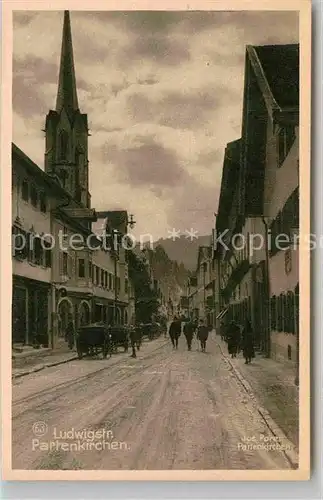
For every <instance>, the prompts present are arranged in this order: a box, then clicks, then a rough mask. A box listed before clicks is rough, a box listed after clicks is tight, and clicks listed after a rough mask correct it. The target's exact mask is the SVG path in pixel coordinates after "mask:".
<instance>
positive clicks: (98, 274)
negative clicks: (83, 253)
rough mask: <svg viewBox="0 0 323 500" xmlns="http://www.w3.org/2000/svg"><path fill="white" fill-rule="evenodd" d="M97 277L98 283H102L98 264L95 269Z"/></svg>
mask: <svg viewBox="0 0 323 500" xmlns="http://www.w3.org/2000/svg"><path fill="white" fill-rule="evenodd" d="M95 278H96V284H97V285H100V269H99V268H98V266H96V269H95Z"/></svg>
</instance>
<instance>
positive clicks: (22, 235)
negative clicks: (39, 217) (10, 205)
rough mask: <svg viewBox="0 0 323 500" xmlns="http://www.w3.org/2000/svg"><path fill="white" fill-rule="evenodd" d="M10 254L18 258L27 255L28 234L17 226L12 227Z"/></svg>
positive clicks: (24, 257) (23, 257)
mask: <svg viewBox="0 0 323 500" xmlns="http://www.w3.org/2000/svg"><path fill="white" fill-rule="evenodd" d="M12 255H13V256H14V257H16V258H19V259H26V258H27V256H28V234H27V233H26V232H25V231H24V230H23V229H21V228H20V227H18V226H13V228H12Z"/></svg>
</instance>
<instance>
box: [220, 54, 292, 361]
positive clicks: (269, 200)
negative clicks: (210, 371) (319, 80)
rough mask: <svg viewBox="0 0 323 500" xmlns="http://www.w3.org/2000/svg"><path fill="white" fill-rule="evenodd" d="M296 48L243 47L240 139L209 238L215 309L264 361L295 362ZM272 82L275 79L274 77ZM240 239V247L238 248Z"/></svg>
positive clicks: (230, 150)
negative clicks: (244, 327)
mask: <svg viewBox="0 0 323 500" xmlns="http://www.w3.org/2000/svg"><path fill="white" fill-rule="evenodd" d="M298 71H299V48H298V45H283V46H262V47H253V46H247V49H246V63H245V89H244V100H243V119H242V137H241V139H239V140H238V141H234V142H233V143H230V144H228V146H227V150H226V154H225V161H224V167H223V176H222V185H221V195H220V201H219V209H218V212H219V213H218V217H217V225H216V232H217V234H221V233H222V232H223V231H226V236H225V238H223V239H224V240H225V241H226V245H222V244H221V243H220V244H219V245H218V247H217V250H216V259H217V261H218V269H219V275H220V285H219V291H220V300H221V310H223V311H224V310H225V309H227V310H228V317H229V318H234V319H236V320H238V321H239V322H240V323H243V322H244V321H245V319H246V317H248V318H249V319H250V320H251V322H252V325H253V329H254V334H255V344H256V346H257V347H258V349H259V350H261V351H262V352H264V353H265V354H266V355H267V356H272V357H273V358H275V359H277V360H283V361H286V362H288V361H289V362H291V363H293V362H294V363H297V359H298V345H299V339H298V281H299V268H298V266H299V262H298V246H297V241H295V238H294V235H295V234H297V232H298V227H299V215H298V213H299V194H298V186H299V172H298V157H299V144H298V134H299V126H298V111H299V103H298V89H299V79H298ZM277 75H278V77H277ZM239 239H240V240H241V241H239Z"/></svg>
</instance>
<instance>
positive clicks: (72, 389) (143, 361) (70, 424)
mask: <svg viewBox="0 0 323 500" xmlns="http://www.w3.org/2000/svg"><path fill="white" fill-rule="evenodd" d="M214 337H215V334H214V332H213V333H212V335H211V336H210V338H209V341H208V345H207V352H206V353H202V352H200V351H198V350H197V348H198V346H197V342H196V341H193V349H192V351H191V352H188V351H187V348H186V343H185V338H184V337H183V335H182V336H181V338H180V342H179V348H178V350H177V351H176V350H173V348H172V347H171V343H170V341H169V339H168V338H167V339H165V338H159V339H157V340H155V341H152V342H144V343H143V345H142V349H141V351H139V352H138V357H137V359H132V358H130V357H129V354H130V353H128V354H124V353H121V352H120V354H118V355H116V356H113V357H112V358H111V359H106V360H102V359H83V360H75V361H71V362H69V363H66V364H63V365H60V366H56V367H52V368H46V369H44V370H42V371H40V372H39V373H34V374H31V375H28V376H25V377H22V378H20V379H17V380H16V381H15V382H14V385H13V409H12V412H13V415H12V417H13V468H15V469H96V470H100V469H103V470H109V469H137V470H138V469H139V470H140V469H151V470H152V469H154V470H158V469H163V470H168V469H177V470H178V469H204V470H205V469H260V470H261V469H288V468H291V465H290V462H289V461H288V459H287V457H286V456H285V454H284V452H283V451H282V449H281V448H283V447H284V446H286V443H284V442H282V441H281V440H280V441H279V442H277V439H276V440H275V439H274V437H273V436H272V434H271V433H270V431H269V429H268V428H267V426H266V424H265V422H264V421H263V420H262V419H261V416H260V415H259V413H258V411H257V405H256V402H255V399H254V398H252V397H249V396H248V394H247V393H246V392H245V391H244V390H243V387H242V386H241V384H240V383H239V381H238V379H237V378H236V376H235V374H234V372H233V370H232V368H231V366H230V364H229V363H228V362H227V360H226V359H225V358H224V357H223V355H222V353H221V350H220V348H219V346H218V344H217V342H216V340H215V338H214ZM277 448H280V449H277Z"/></svg>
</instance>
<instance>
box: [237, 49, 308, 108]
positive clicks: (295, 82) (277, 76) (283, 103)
mask: <svg viewBox="0 0 323 500" xmlns="http://www.w3.org/2000/svg"><path fill="white" fill-rule="evenodd" d="M246 52H247V56H248V59H249V61H250V63H251V66H252V69H253V71H254V74H255V76H256V79H257V81H258V84H259V87H260V90H261V92H262V94H263V97H264V99H265V102H266V106H267V109H268V112H269V114H271V115H272V113H273V112H274V111H283V110H289V109H298V107H299V45H298V44H290V45H262V46H252V45H247V48H246ZM246 68H247V66H246Z"/></svg>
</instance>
